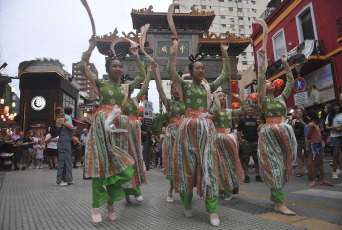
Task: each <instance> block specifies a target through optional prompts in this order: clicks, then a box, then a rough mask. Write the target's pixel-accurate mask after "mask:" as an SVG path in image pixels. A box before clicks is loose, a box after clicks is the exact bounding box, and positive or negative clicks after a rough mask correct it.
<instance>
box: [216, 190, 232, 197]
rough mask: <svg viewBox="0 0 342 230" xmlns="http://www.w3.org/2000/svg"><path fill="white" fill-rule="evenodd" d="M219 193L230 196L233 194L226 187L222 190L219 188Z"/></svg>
mask: <svg viewBox="0 0 342 230" xmlns="http://www.w3.org/2000/svg"><path fill="white" fill-rule="evenodd" d="M219 194H221V195H224V196H226V197H230V196H231V195H232V194H233V191H232V190H228V189H224V190H220V191H219Z"/></svg>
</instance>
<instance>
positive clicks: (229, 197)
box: [224, 195, 233, 201]
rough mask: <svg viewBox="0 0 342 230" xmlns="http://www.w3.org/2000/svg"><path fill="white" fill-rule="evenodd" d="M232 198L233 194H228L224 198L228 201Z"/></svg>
mask: <svg viewBox="0 0 342 230" xmlns="http://www.w3.org/2000/svg"><path fill="white" fill-rule="evenodd" d="M232 198H233V195H230V196H228V197H226V198H224V200H226V201H230V200H231V199H232Z"/></svg>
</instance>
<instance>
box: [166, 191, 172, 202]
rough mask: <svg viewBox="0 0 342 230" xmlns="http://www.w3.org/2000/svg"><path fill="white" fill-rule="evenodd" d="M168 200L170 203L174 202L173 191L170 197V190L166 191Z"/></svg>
mask: <svg viewBox="0 0 342 230" xmlns="http://www.w3.org/2000/svg"><path fill="white" fill-rule="evenodd" d="M166 201H167V202H168V203H173V198H172V193H171V197H170V196H169V192H166Z"/></svg>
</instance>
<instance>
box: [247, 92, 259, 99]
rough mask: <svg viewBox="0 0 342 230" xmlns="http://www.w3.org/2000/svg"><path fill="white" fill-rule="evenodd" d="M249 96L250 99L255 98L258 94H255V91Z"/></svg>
mask: <svg viewBox="0 0 342 230" xmlns="http://www.w3.org/2000/svg"><path fill="white" fill-rule="evenodd" d="M249 97H250V98H251V99H252V100H256V99H258V94H257V93H252V94H251V95H249Z"/></svg>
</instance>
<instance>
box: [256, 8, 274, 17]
mask: <svg viewBox="0 0 342 230" xmlns="http://www.w3.org/2000/svg"><path fill="white" fill-rule="evenodd" d="M275 9H276V8H266V10H265V11H264V13H262V15H261V16H260V18H261V19H264V20H266V18H268V16H270V15H271V14H272V13H273V12H274V10H275Z"/></svg>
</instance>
